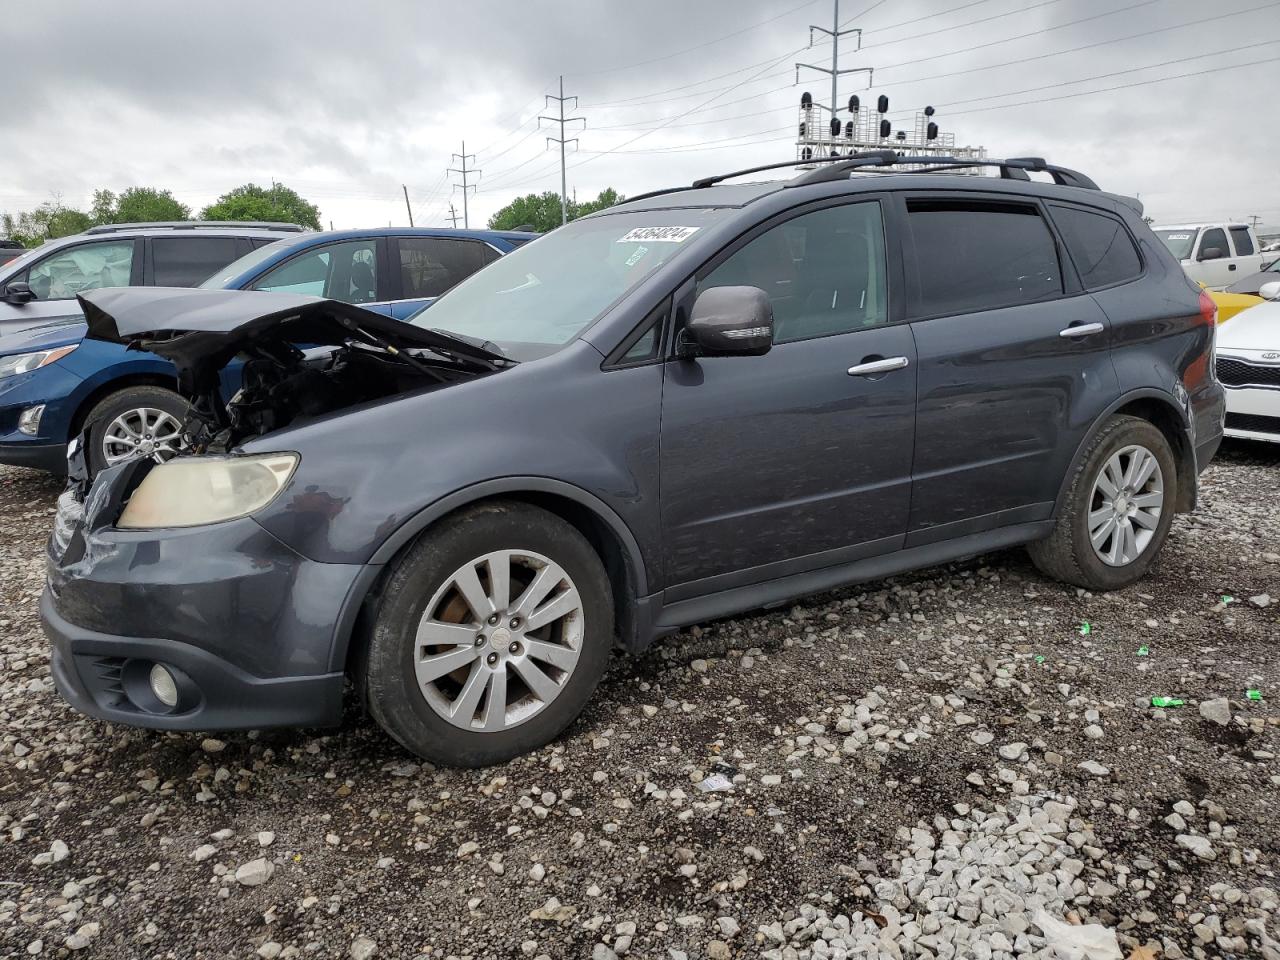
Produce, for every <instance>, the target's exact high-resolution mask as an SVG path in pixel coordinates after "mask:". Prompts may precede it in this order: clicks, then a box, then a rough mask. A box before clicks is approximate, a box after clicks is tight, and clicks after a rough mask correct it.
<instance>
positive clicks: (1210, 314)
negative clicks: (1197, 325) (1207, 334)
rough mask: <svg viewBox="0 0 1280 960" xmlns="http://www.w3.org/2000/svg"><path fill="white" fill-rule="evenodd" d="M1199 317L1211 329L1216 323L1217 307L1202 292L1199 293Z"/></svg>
mask: <svg viewBox="0 0 1280 960" xmlns="http://www.w3.org/2000/svg"><path fill="white" fill-rule="evenodd" d="M1200 317H1201V319H1203V320H1204V322H1205V323H1206V324H1207V325H1209V326H1211V327H1212V326H1214V325H1215V324H1217V322H1218V305H1217V304H1216V303H1214V302H1213V297H1211V296H1209V294H1208V293H1206V292H1205V291H1204V290H1201V291H1200Z"/></svg>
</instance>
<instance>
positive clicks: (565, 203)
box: [538, 76, 587, 226]
mask: <svg viewBox="0 0 1280 960" xmlns="http://www.w3.org/2000/svg"><path fill="white" fill-rule="evenodd" d="M546 97H547V100H546V102H547V105H548V106H550V104H551V101H552V100H554V101H555V102H556V104H557V105H558V106H559V108H560V115H559V117H546V116H539V117H538V126H539V127H541V126H542V121H543V120H547V121H549V122H551V123H555V124H559V126H560V136H558V137H547V143H549V144H551V143H558V144H559V145H560V225H561V226H564V225H565V224H566V223H568V222H569V188H568V180H567V179H566V175H565V168H564V148H565V144H567V143H577V142H578V138H577V137H574V138H573V139H572V140H566V139H565V135H564V132H565V125H566V124H570V123H581V124H582V126H583V129H586V126H587V121H586V119H585V118H583V117H566V116H565V115H564V105H565V103H567V102H568V101H570V100H572V101H573V108H574V109H575V110H576V109H578V98H577V97H566V96H565V95H564V77H563V76H562V77H561V78H560V96H558V97H555V96H552V95H551V94H547V95H546Z"/></svg>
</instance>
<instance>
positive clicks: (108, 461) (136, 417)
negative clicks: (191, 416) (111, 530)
mask: <svg viewBox="0 0 1280 960" xmlns="http://www.w3.org/2000/svg"><path fill="white" fill-rule="evenodd" d="M186 416H187V402H186V401H185V400H183V399H182V397H180V396H178V394H176V393H175V392H174V391H172V390H166V389H165V388H164V387H153V386H138V387H125V388H124V389H123V390H117V391H116V392H115V393H112V394H108V395H107V396H106V397H104V398H103V399H102V400H100V401H99V402H98V403H97V404H96V405H95V406H94V408H93V409H92V410H90V411H89V415H88V416H87V417H85V421H84V429H86V430H88V431H89V440H88V451H87V452H88V458H89V471H90V473H92V474H97V473H98V471H100V470H104V469H106V468H107V467H109V466H111V465H112V464H114V463H123V462H124V461H125V460H127V459H133V458H132V457H129V456H128V455H127V454H128V451H129V449H130V444H131V443H132V444H134V445H135V447H136V449H137V450H138V452H137V453H136V454H135V456H149V457H152V458H153V459H155V460H158V461H163V460H168V459H170V458H171V457H174V456H176V455H177V453H178V449H179V441H178V433H179V431H180V430H181V427H182V422H183V420H185V419H186ZM132 434H137V439H136V440H135V439H134V438H133V436H132Z"/></svg>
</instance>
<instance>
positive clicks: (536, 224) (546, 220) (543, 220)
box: [489, 190, 560, 233]
mask: <svg viewBox="0 0 1280 960" xmlns="http://www.w3.org/2000/svg"><path fill="white" fill-rule="evenodd" d="M525 226H529V227H533V229H534V230H537V231H538V232H539V233H546V232H547V231H548V230H554V229H555V228H556V227H558V226H560V194H559V193H556V192H555V191H554V190H548V191H547V192H546V193H530V194H528V195H526V196H523V197H516V199H514V200H512V201H511V202H510V203H509V204H507V205H506V206H505V207H503V208H502V209H501V210H499V211H498V212H497V213H495V214H494V215H493V216H492V217H490V218H489V229H490V230H514V229H516V227H525Z"/></svg>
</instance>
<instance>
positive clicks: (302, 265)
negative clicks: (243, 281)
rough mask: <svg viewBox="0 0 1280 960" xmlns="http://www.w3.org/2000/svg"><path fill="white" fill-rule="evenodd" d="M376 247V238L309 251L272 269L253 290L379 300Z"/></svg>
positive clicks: (344, 298) (333, 297)
mask: <svg viewBox="0 0 1280 960" xmlns="http://www.w3.org/2000/svg"><path fill="white" fill-rule="evenodd" d="M376 246H377V244H376V241H374V240H346V241H343V242H342V243H329V244H326V245H324V246H323V247H316V248H314V249H312V250H307V251H306V252H305V253H300V254H298V256H296V257H294V258H293V259H292V260H286V261H285V262H284V263H282V264H280V266H278V267H276V268H275V269H273V270H269V271H268V272H267V274H266V275H265V276H264V277H262V279H260V280H258V281H257V282H256V283H254V284H253V287H252V289H254V290H269V291H273V292H276V293H305V294H308V295H310V296H313V297H329V298H330V299H333V300H341V301H343V302H344V303H372V302H373V301H374V300H377V299H378V281H377V263H378V256H377V250H376ZM263 249H266V248H265V247H264V248H263Z"/></svg>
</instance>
